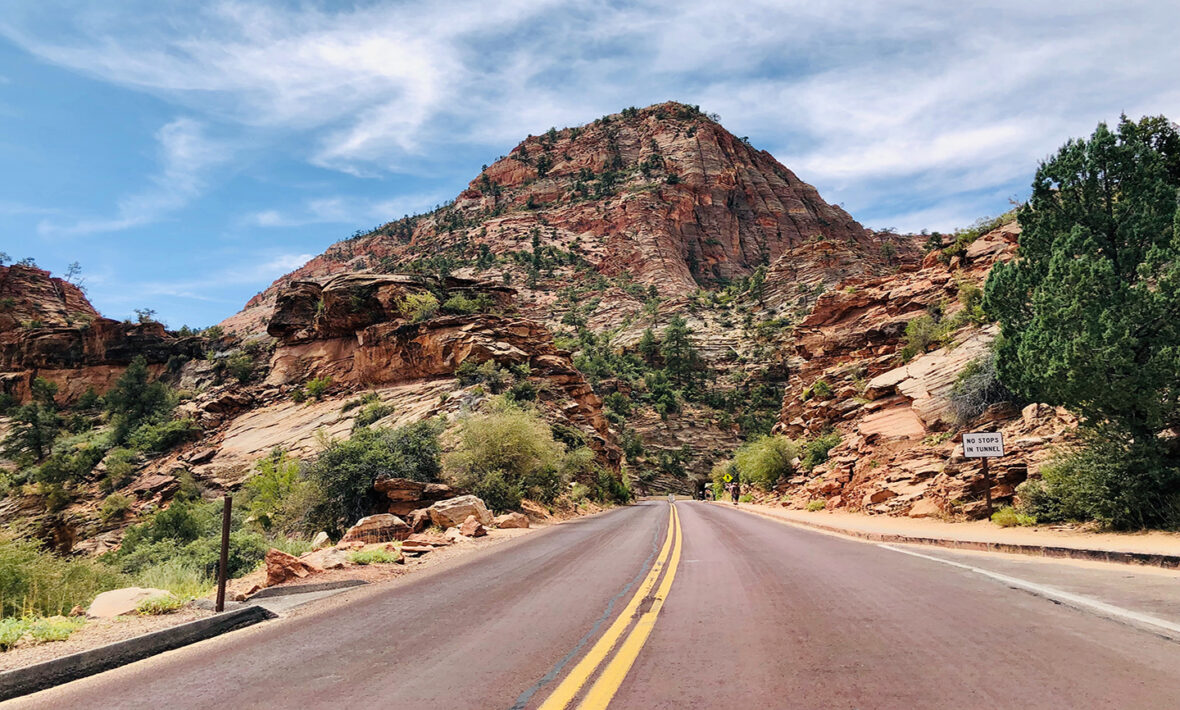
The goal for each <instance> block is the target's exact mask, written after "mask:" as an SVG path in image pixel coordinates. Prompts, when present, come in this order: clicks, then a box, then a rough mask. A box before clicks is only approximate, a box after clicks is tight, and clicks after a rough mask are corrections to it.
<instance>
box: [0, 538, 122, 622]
mask: <svg viewBox="0 0 1180 710" xmlns="http://www.w3.org/2000/svg"><path fill="white" fill-rule="evenodd" d="M128 581H129V580H128V579H127V578H126V577H125V576H123V575H122V574H120V573H119V572H118V570H115V569H112V568H111V567H109V566H107V565H105V564H102V563H101V562H98V561H96V560H92V559H87V558H68V559H67V558H63V557H58V556H57V555H54V554H53V553H51V552H47V551H45V550H44V549H42V548H41V545H40V544H39V543H37V542H34V541H31V540H18V539H15V538H12V537H11V536H5V535H0V617H9V616H54V615H57V614H66V613H69V611H70V609H72V608H73V607H74V606H76V605H79V604H80V605H83V606H84V605H86V604H89V603H90V601H91V600H92V599H94V597H95V595H97V594H98V593H99V592H104V591H106V590H108V589H116V588H118V587H122V586H126V584H127V582H128Z"/></svg>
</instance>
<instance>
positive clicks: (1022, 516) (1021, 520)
mask: <svg viewBox="0 0 1180 710" xmlns="http://www.w3.org/2000/svg"><path fill="white" fill-rule="evenodd" d="M992 522H993V523H995V524H996V525H999V526H1000V527H1002V528H1010V527H1015V526H1017V525H1020V526H1024V527H1031V526H1033V525H1036V524H1037V519H1036V517H1034V516H1032V515H1028V514H1026V513H1019V512H1017V511H1016V509H1015V508H1012V507H1008V506H1005V507H1003V508H1000V509H999V510H997V511H996V512H994V513H992Z"/></svg>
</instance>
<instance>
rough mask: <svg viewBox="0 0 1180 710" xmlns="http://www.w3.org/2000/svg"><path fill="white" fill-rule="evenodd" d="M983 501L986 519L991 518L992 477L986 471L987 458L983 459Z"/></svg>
mask: <svg viewBox="0 0 1180 710" xmlns="http://www.w3.org/2000/svg"><path fill="white" fill-rule="evenodd" d="M983 499H984V501H985V503H984V505H985V506H986V511H987V517H989V518H990V517H992V477H991V473H990V472H989V471H988V470H987V457H984V459H983Z"/></svg>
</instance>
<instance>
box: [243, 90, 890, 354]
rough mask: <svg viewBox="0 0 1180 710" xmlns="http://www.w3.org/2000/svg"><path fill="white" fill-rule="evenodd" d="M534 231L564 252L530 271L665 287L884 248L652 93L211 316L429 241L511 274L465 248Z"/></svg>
mask: <svg viewBox="0 0 1180 710" xmlns="http://www.w3.org/2000/svg"><path fill="white" fill-rule="evenodd" d="M534 231H535V236H536V238H537V240H538V242H539V245H540V246H541V247H542V248H552V249H556V250H560V251H561V253H564V254H572V255H573V256H574V257H575V259H573V260H571V261H572V263H562V264H559V265H556V266H555V267H554V268H553V273H552V275H549V274H548V273H543V274H541V279H542V280H545V281H547V282H549V283H558V284H561V283H564V284H569V283H575V282H580V281H584V280H585V279H587V278H588V276H589V275H592V274H594V273H598V274H603V275H606V276H619V275H622V274H627V275H628V277H629V279H631V280H633V281H634V282H636V283H638V284H641V285H643V286H649V285H651V286H655V287H656V288H657V289H658V290H659V292H660V293H661V295H662V296H663V297H664V298H677V297H683V296H686V295H688V294H689V293H691V292H692V291H694V290H696V289H697V288H699V287H700V286H702V285H704V286H710V285H715V284H717V283H721V282H725V281H727V280H730V279H734V278H736V277H740V276H743V275H747V274H750V273H751V272H752V271H753V270H754V269H755V268H756V267H758V266H760V265H769V264H771V263H773V262H775V261H776V260H778V259H780V257H782V256H783V255H785V254H788V253H790V252H792V250H796V249H798V248H800V247H803V246H804V245H807V244H811V243H814V242H816V241H818V240H824V241H826V242H828V243H830V244H832V245H840V246H839V249H840V250H841V251H842V252H845V253H847V254H848V255H852V256H854V257H855V256H856V255H859V256H860V258H863V259H866V260H869V261H873V262H884V261H886V260H887V259H886V257H885V256H883V254H882V251H881V244H882V240H883V239H884V238H885V237H882V235H878V234H874V233H871V232H869V231H867V230H865V229H864V228H863V227H861V226H860V225H859V224H857V222H856V221H855V220H853V219H852V218H851V217H850V216H849V215H848V214H847V213H846V212H844V210H842V209H840V208H839V207H834V206H832V205H829V204H827V203H826V202H824V201H823V199H822V198H820V196H819V194H818V193H817V192H816V190H815V188H814V187H812V186H811V185H808V184H807V183H805V182H803V181H801V180H800V179H799V178H798V177H796V176H795V174H794V173H792V172H791V171H790V170H788V169H787V168H786V167H784V166H783V165H781V164H780V163H779V162H778V161H776V160H775V159H774V157H773V156H771V155H770V154H769V153H767V152H765V151H759V150H756V149H754V148H752V147H750V146H749V145H748V144H747V143H745V142H743V141H742V140H740V139H738V138H736V137H734V136H733V135H732V134H731V133H729V132H728V131H726V130H725V129H724V128H722V127H721V126H720V125H719V124H718V123H716V122H715V121H713V120H711V119H710V118H709V117H708V116H706V115H705V114H702V113H700V112H699V111H696V110H695V109H693V108H691V107H688V106H684V105H681V104H677V103H665V104H659V105H656V106H651V107H648V108H645V109H638V110H628V111H626V112H624V113H622V114H614V115H611V116H607V117H604V118H602V119H599V120H598V121H595V122H594V123H592V124H589V125H586V126H582V127H579V128H567V129H563V130H561V131H554V132H552V133H550V134H547V135H545V136H540V137H536V136H533V137H529V138H528V139H526V140H525V141H524V142H522V143H521V144H520V145H518V146H517V147H516V148H514V149H513V150H512V151H511V153H510V154H509V155H508V156H507V157H504V158H501V159H500V160H498V161H496V162H495V163H494V164H493V165H491V166H489V167H487V168H486V169H485V170H484V171H483V172H482V173H481V174H480V175H479V176H478V177H477V178H476V179H475V180H473V181H472V182H471V183H470V185H469V186H468V188H467V189H466V190H465V191H463V193H462V194H461V195H460V196H459V197H458V199H456V200H455V201H454V203H452V204H451V205H448V206H447V207H445V208H443V209H440V210H438V211H436V212H433V213H431V214H429V215H425V216H422V217H416V218H410V219H407V220H399V221H397V222H392V223H390V224H387V225H385V226H384V227H381V228H380V229H378V230H376V231H375V232H373V233H371V234H368V235H364V236H361V237H359V238H355V239H350V240H347V241H344V242H340V243H338V244H336V245H334V246H332V247H331V248H330V249H328V251H327V252H325V253H324V254H323V255H321V256H319V257H316V258H315V259H312V260H311V261H310V262H308V263H307V264H306V265H304V266H303V267H301V268H299V269H297V270H296V271H294V272H292V273H291V274H288V275H287V276H284V277H282V278H280V279H279V280H278V281H276V282H275V284H274V285H272V286H271V288H269V289H267V291H265V292H264V293H262V294H259V295H258V296H256V297H255V298H253V299H251V301H250V302H249V303H248V304H247V305H246V308H245V309H244V310H243V312H242V313H239V314H238V315H236V316H234V317H231V318H229V319H227V320H226V321H225V322H224V323H223V325H224V326H225V327H226V329H227V330H233V331H239V332H256V331H258V330H261V329H262V328H263V327H264V323H265V321H266V319H267V317H268V316H269V311H270V308H271V306H272V304H274V302H275V298H276V297H277V295H278V293H279V290H280V287H282V286H284V285H286V284H289V283H291V282H294V281H298V280H308V279H318V280H323V279H325V278H326V277H329V276H332V275H335V274H341V273H351V272H355V271H359V270H364V269H377V270H385V271H396V270H399V269H400V268H401V267H403V266H404V265H406V264H409V263H411V262H414V261H417V260H420V259H422V258H423V257H424V256H431V255H447V256H450V257H451V258H453V260H454V261H455V262H456V266H457V267H463V268H466V269H467V270H469V271H470V272H471V273H480V272H481V271H483V270H487V271H489V272H490V273H491V274H492V275H494V276H500V275H501V274H504V273H507V274H508V275H509V277H510V278H511V279H512V280H513V283H514V284H517V285H519V284H520V283H521V282H522V281H525V280H526V277H527V265H526V264H524V263H523V262H519V263H518V262H516V261H509V262H507V263H506V262H503V261H502V262H501V263H499V264H496V265H494V266H493V265H491V264H490V263H486V262H485V266H486V269H484V268H482V267H480V266H479V265H478V264H477V260H478V259H477V257H478V255H479V254H480V253H481V251H483V250H486V251H487V252H488V253H490V254H492V255H500V256H508V255H511V254H513V253H516V252H520V251H525V252H531V250H532V249H533V238H534ZM890 258H893V257H890ZM578 264H584V265H586V266H589V267H590V269H589V270H586V269H581V270H580V269H578V268H575V267H576V266H577V265H578ZM522 300H523V301H525V302H526V303H522V304H521V308H522V311H523V312H524V313H526V314H528V315H530V316H531V317H534V318H537V319H540V320H547V319H549V318H551V317H553V316H554V313H553V312H552V309H551V308H548V307H547V306H549V305H551V303H552V298H551V297H550V298H548V299H547V298H545V297H544V296H542V295H540V294H536V297H534V294H529V296H528V297H527V298H525V299H522Z"/></svg>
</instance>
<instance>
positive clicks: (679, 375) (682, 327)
mask: <svg viewBox="0 0 1180 710" xmlns="http://www.w3.org/2000/svg"><path fill="white" fill-rule="evenodd" d="M691 336H692V329H691V328H689V327H688V323H687V322H686V321H685V320H684V319H683V318H681V317H680V316H674V317H673V318H672V320H671V321H670V322H669V323H668V327H667V328H665V329H664V333H663V338H662V340H661V343H660V354H661V355H662V356H663V357H664V367H665V369H667V371H668V376H669V377H670V378H671V379H672V381H673V382H675V383H676V387H677V388H678V389H682V388H686V387H687V388H692V387H693V386H694V384H695V383H696V380H697V374H698V372H699V371H700V368H701V356H700V354H699V353H697V350H696V348H695V347H693V344H692V340H691Z"/></svg>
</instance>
